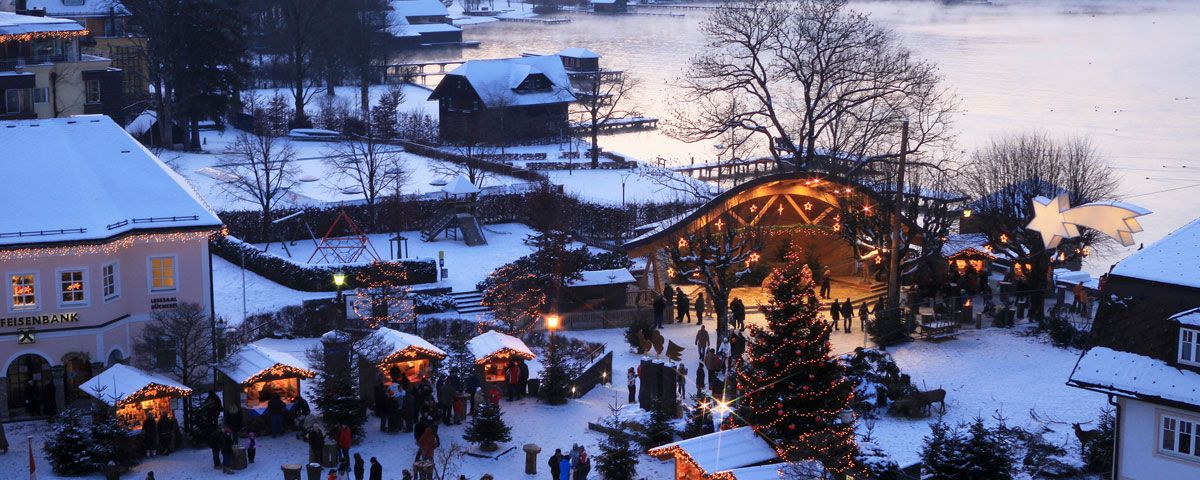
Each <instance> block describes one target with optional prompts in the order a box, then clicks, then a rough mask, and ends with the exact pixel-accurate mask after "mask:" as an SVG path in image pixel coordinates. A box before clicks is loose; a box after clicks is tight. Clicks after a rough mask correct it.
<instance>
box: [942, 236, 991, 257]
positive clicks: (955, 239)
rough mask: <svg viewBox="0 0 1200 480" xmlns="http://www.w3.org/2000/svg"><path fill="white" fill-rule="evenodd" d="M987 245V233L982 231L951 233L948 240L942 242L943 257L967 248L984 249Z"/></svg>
mask: <svg viewBox="0 0 1200 480" xmlns="http://www.w3.org/2000/svg"><path fill="white" fill-rule="evenodd" d="M984 245H987V235H984V234H982V233H959V234H954V235H950V236H949V237H947V238H946V241H945V242H944V243H942V258H950V257H952V256H954V255H957V254H959V253H962V252H965V251H967V250H971V249H975V250H979V251H981V252H982V251H984V249H983V246H984Z"/></svg>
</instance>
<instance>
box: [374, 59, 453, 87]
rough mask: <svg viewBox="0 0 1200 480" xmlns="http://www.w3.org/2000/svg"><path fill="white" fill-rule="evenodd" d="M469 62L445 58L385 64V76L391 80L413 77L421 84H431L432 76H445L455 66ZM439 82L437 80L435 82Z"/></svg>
mask: <svg viewBox="0 0 1200 480" xmlns="http://www.w3.org/2000/svg"><path fill="white" fill-rule="evenodd" d="M464 63H467V61H466V60H445V61H440V62H413V63H397V64H392V65H384V66H383V67H382V68H383V76H384V78H385V79H386V80H387V81H389V82H394V81H399V80H403V79H405V78H408V77H411V78H413V79H414V80H416V81H417V82H418V83H420V84H421V85H429V78H430V77H439V78H440V77H443V76H445V75H446V74H447V73H449V72H450V70H454V68H453V67H457V66H459V65H462V64H464ZM433 83H435V84H436V83H437V82H433Z"/></svg>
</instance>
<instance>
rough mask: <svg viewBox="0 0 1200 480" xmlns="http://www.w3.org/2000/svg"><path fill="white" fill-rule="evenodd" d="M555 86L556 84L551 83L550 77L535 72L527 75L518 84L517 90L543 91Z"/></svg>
mask: <svg viewBox="0 0 1200 480" xmlns="http://www.w3.org/2000/svg"><path fill="white" fill-rule="evenodd" d="M553 86H554V84H553V83H550V79H549V78H546V76H545V75H543V74H540V73H534V74H531V75H529V76H527V77H525V80H522V81H521V84H520V85H517V91H518V92H537V91H543V90H550V88H551V87H553Z"/></svg>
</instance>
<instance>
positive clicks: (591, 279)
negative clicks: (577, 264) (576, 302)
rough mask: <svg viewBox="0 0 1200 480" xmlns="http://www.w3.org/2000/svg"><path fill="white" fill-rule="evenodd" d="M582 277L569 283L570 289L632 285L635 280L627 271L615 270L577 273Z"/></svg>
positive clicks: (622, 269)
mask: <svg viewBox="0 0 1200 480" xmlns="http://www.w3.org/2000/svg"><path fill="white" fill-rule="evenodd" d="M579 275H581V276H582V278H580V279H579V280H575V281H573V282H571V284H570V285H569V286H571V287H592V286H597V285H616V284H621V283H633V282H635V281H636V280H634V278H633V274H632V273H629V270H628V269H624V268H616V269H612V270H588V271H583V272H579Z"/></svg>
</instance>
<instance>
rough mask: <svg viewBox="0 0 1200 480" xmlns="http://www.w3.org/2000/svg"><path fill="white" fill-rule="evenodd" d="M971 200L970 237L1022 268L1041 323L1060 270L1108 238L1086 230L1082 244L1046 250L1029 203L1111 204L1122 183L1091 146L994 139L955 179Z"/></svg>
mask: <svg viewBox="0 0 1200 480" xmlns="http://www.w3.org/2000/svg"><path fill="white" fill-rule="evenodd" d="M958 179H959V182H958V184H959V186H960V188H961V189H962V191H963V192H964V193H966V194H967V195H969V196H970V197H971V198H972V201H971V203H970V205H969V207H970V208H971V210H972V213H971V217H970V219H969V223H968V225H967V226H966V227H965V229H967V230H971V231H977V232H979V233H982V234H984V235H986V236H987V238H988V245H989V246H990V247H991V248H992V249H993V250H994V251H996V252H998V253H1001V254H1003V255H1005V256H1007V257H1009V258H1012V259H1013V261H1014V262H1015V263H1016V264H1019V265H1027V266H1028V269H1027V270H1026V269H1025V268H1022V272H1023V275H1024V281H1025V285H1026V288H1027V290H1029V292H1030V308H1031V311H1032V314H1033V315H1034V318H1038V319H1040V318H1042V315H1043V312H1044V307H1045V296H1044V294H1045V290H1046V288H1047V286H1048V285H1047V282H1048V280H1049V278H1050V271H1051V269H1052V268H1053V267H1054V265H1055V264H1057V263H1061V262H1064V261H1070V260H1075V259H1078V258H1081V257H1082V256H1085V255H1086V254H1087V253H1088V250H1089V249H1090V248H1092V247H1094V246H1097V245H1102V244H1103V242H1105V241H1106V240H1105V239H1106V238H1107V237H1105V236H1104V235H1102V234H1100V233H1099V232H1095V231H1092V230H1088V229H1081V230H1080V236H1079V237H1077V238H1075V239H1071V240H1067V241H1063V242H1062V243H1061V244H1060V245H1058V246H1057V247H1056V248H1053V249H1047V248H1045V245H1044V244H1043V242H1042V236H1041V233H1039V232H1037V231H1035V230H1030V229H1029V227H1028V224H1029V221H1030V220H1031V219H1032V218H1033V206H1032V199H1033V197H1036V196H1044V197H1048V198H1053V197H1055V196H1057V195H1060V194H1064V193H1065V194H1067V195H1068V197H1069V199H1070V202H1071V205H1079V204H1083V203H1089V202H1096V201H1102V200H1114V199H1115V198H1116V192H1117V185H1118V184H1117V179H1116V177H1115V176H1114V175H1113V171H1112V167H1110V166H1109V164H1108V162H1106V161H1105V160H1104V159H1103V158H1102V157H1100V155H1098V154H1097V152H1096V149H1095V146H1093V145H1092V143H1091V141H1089V140H1088V139H1086V138H1079V137H1073V138H1067V139H1053V138H1050V137H1049V136H1048V135H1046V134H1044V133H1025V134H1019V135H1010V136H1004V137H999V138H996V139H993V140H992V141H991V143H989V144H988V145H985V146H983V147H981V148H980V149H978V150H976V151H975V152H974V153H973V154H972V156H971V161H970V162H969V163H968V164H967V165H966V166H965V167H964V168H963V172H962V174H961V175H959V177H958Z"/></svg>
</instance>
